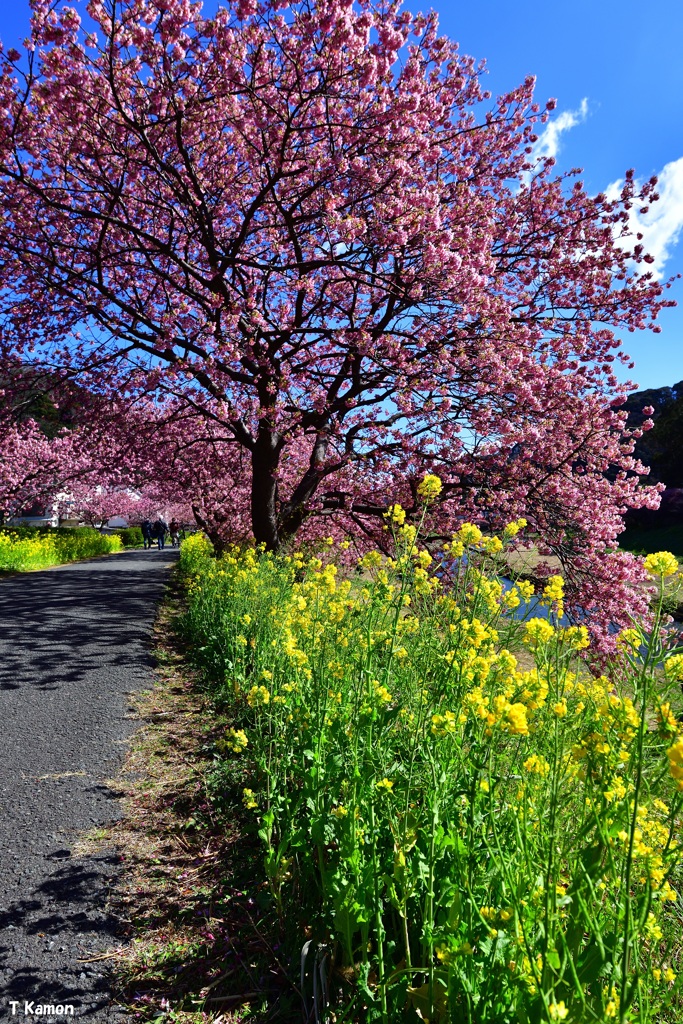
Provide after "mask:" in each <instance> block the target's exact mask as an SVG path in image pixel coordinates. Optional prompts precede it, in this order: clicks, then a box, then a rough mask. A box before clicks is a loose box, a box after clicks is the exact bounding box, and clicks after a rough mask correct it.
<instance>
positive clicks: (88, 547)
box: [0, 526, 122, 572]
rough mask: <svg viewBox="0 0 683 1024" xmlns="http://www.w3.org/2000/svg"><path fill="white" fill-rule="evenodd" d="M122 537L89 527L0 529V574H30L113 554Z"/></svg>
mask: <svg viewBox="0 0 683 1024" xmlns="http://www.w3.org/2000/svg"><path fill="white" fill-rule="evenodd" d="M121 548H122V543H121V538H120V537H117V536H114V535H107V534H101V533H99V532H98V531H97V530H93V529H90V528H89V527H79V528H78V529H68V528H51V527H31V526H29V527H2V528H1V529H0V572H32V571H34V570H36V569H47V568H49V567H50V566H53V565H61V564H63V563H65V562H75V561H78V560H80V559H84V558H95V557H97V556H98V555H108V554H113V553H114V552H116V551H120V550H121Z"/></svg>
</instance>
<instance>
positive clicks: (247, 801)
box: [242, 789, 258, 811]
mask: <svg viewBox="0 0 683 1024" xmlns="http://www.w3.org/2000/svg"><path fill="white" fill-rule="evenodd" d="M242 803H243V804H244V806H245V807H246V808H247V810H248V811H253V810H254V808H255V807H258V803H257V802H256V796H255V794H254V791H253V789H243V790H242Z"/></svg>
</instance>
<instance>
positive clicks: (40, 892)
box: [0, 550, 177, 1024]
mask: <svg viewBox="0 0 683 1024" xmlns="http://www.w3.org/2000/svg"><path fill="white" fill-rule="evenodd" d="M176 557H177V553H176V552H175V551H173V550H165V551H132V552H125V553H123V554H118V555H113V556H111V557H109V558H106V559H96V560H93V561H90V562H80V563H77V564H75V565H68V566H60V567H59V568H56V569H51V570H49V571H46V572H39V573H30V574H26V575H24V576H14V577H10V578H7V579H5V580H1V581H0V1020H3V1021H4V1020H10V1019H12V1013H11V1011H12V1008H11V1001H12V1000H20V1001H21V1005H20V1006H19V1007H18V1008H16V1009H17V1016H15V1017H14V1019H15V1020H17V1019H21V1020H24V1019H25V1017H24V1000H29V1001H31V1000H35V1001H36V1002H40V1003H52V1004H57V1003H62V1004H64V1003H66V1004H68V1003H71V1004H73V1005H74V1007H75V1013H74V1018H73V1019H76V1020H78V1019H81V1020H84V1021H87V1022H88V1024H94V1022H98V1024H99V1022H105V1021H114V1020H120V1019H121V1016H120V1014H118V1012H117V1011H116V1010H115V1009H113V1008H111V1007H110V1006H109V997H108V991H107V976H106V962H105V963H104V965H103V964H102V963H91V964H82V963H78V958H79V957H81V958H85V957H88V956H89V955H92V954H93V951H97V950H102V949H105V948H106V947H107V946H111V945H116V944H117V939H116V923H115V922H114V921H113V920H111V919H110V918H109V917H108V915H107V913H106V910H105V903H106V896H107V888H108V886H109V884H110V883H111V880H112V878H113V876H114V875H115V873H116V870H117V861H116V858H115V856H114V854H113V852H112V853H110V854H107V853H102V854H98V855H97V856H94V857H89V858H81V859H79V858H77V857H74V856H72V854H71V848H72V846H73V844H74V842H75V840H76V839H77V838H78V834H79V833H80V832H83V831H90V830H91V829H93V828H95V827H96V826H97V825H101V824H104V823H106V822H107V821H111V820H112V818H115V817H116V816H117V815H118V813H119V811H118V803H117V801H116V799H114V798H113V796H112V794H111V792H110V790H108V788H107V786H106V785H105V781H104V780H106V779H107V778H110V777H111V776H112V775H114V774H115V773H116V770H117V768H118V767H119V766H120V765H121V761H122V758H123V755H124V749H125V747H124V745H125V742H126V740H127V738H128V737H129V736H130V735H131V733H132V732H133V730H134V728H135V722H134V721H133V720H132V719H131V716H130V706H129V699H128V697H127V694H128V693H130V692H131V691H134V690H138V689H141V688H144V686H145V685H147V684H148V683H149V682H150V681H151V670H152V658H151V656H150V652H149V635H150V627H151V625H152V621H153V618H154V612H155V608H156V605H157V603H158V601H159V598H160V597H161V595H162V592H163V588H164V583H165V580H166V578H167V569H168V567H169V565H170V563H171V562H172V561H174V560H175V558H176ZM28 1019H31V1018H28ZM52 1019H56V1018H52ZM69 1019H70V1018H69Z"/></svg>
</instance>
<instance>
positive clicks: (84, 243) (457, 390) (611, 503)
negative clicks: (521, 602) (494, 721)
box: [0, 0, 665, 578]
mask: <svg viewBox="0 0 683 1024" xmlns="http://www.w3.org/2000/svg"><path fill="white" fill-rule="evenodd" d="M31 2H32V9H33V18H32V34H31V38H30V39H29V41H28V43H27V50H26V52H25V53H24V55H23V57H22V55H21V54H20V53H19V52H18V51H15V50H8V51H6V52H5V54H4V55H3V58H2V70H1V72H0V197H1V199H2V204H3V217H2V220H1V221H0V266H1V269H0V283H1V284H2V288H3V291H2V299H1V300H0V328H1V336H2V340H3V344H4V346H5V349H6V351H8V352H11V353H12V354H13V356H14V357H15V358H16V357H17V355H19V356H20V357H22V358H26V359H29V358H30V359H33V360H40V361H42V362H44V363H45V364H47V365H49V364H50V363H51V362H52V363H53V364H54V365H57V366H59V367H61V368H62V369H64V368H67V369H68V370H69V371H70V372H71V373H73V374H79V375H80V377H81V379H82V380H83V381H84V382H87V385H88V386H90V387H93V388H95V389H96V390H99V391H100V392H101V393H106V391H107V389H109V390H110V391H111V392H112V393H117V394H121V393H127V394H129V395H134V394H136V393H145V392H147V393H151V392H153V391H156V392H157V393H161V394H165V395H167V396H170V397H171V398H172V399H173V400H174V401H178V402H183V403H185V405H186V407H187V408H188V409H193V410H194V411H195V412H196V414H197V415H199V416H202V417H204V418H208V419H210V420H212V421H213V422H214V423H216V424H217V425H218V426H219V427H220V430H221V431H222V432H224V436H225V437H226V438H228V439H229V441H230V445H231V447H230V449H229V450H230V452H231V453H232V452H235V451H239V452H240V460H241V461H242V462H243V463H244V462H246V463H248V468H247V469H246V471H243V476H242V477H241V480H242V481H247V483H248V490H249V501H248V506H247V507H246V508H245V506H244V505H243V504H241V505H240V508H241V511H240V515H241V514H243V513H245V512H246V513H248V520H249V525H250V527H251V530H252V531H253V535H254V537H255V538H256V540H257V541H262V542H264V543H265V544H267V545H268V546H269V547H270V548H277V547H278V546H279V545H281V544H282V543H283V542H284V541H286V540H287V539H288V538H290V537H292V536H293V535H295V534H297V533H299V532H300V531H301V530H302V528H305V526H306V524H307V522H310V520H311V517H312V516H313V515H318V514H319V515H318V518H319V519H323V520H324V518H325V517H328V518H329V514H330V513H333V512H334V513H337V516H338V517H346V520H347V521H352V522H355V523H359V522H361V523H363V524H366V528H368V529H370V530H372V527H367V524H368V523H371V522H372V521H375V522H377V523H378V524H379V523H381V516H382V515H383V512H384V510H385V508H386V500H387V499H388V498H389V497H391V496H392V494H391V492H392V490H393V491H395V492H396V491H397V492H399V493H404V492H405V500H406V501H407V503H408V504H410V500H411V497H412V500H413V501H414V495H415V487H416V484H417V481H418V480H419V478H420V475H421V474H422V473H423V472H424V471H425V470H426V469H430V470H434V471H436V472H438V473H439V474H440V476H441V477H442V478H443V480H444V489H443V492H442V494H443V499H442V504H441V518H440V527H441V528H443V529H446V528H447V527H448V526H449V524H452V523H453V522H454V521H457V518H458V517H462V516H463V515H478V516H481V517H486V518H487V519H489V520H490V521H491V522H495V521H497V520H500V518H501V517H502V516H504V515H507V514H508V512H510V511H516V510H517V509H523V511H524V513H525V514H526V515H527V517H528V518H529V519H530V521H531V522H533V523H534V526H535V527H536V528H537V529H538V530H539V532H540V533H541V534H542V535H543V536H544V537H545V539H546V541H547V543H548V544H550V545H551V547H552V548H553V549H554V550H558V551H560V552H561V553H562V554H563V556H565V557H566V558H568V559H571V558H574V559H575V561H576V560H577V559H578V560H579V561H580V559H581V558H586V557H588V555H589V554H590V553H591V552H592V553H594V554H595V553H596V552H597V553H598V554H599V555H600V556H601V557H602V554H603V552H604V551H608V550H610V549H611V548H613V546H614V543H615V537H616V534H617V532H618V528H619V516H620V515H621V513H622V512H623V510H624V509H625V508H627V507H629V506H633V505H638V504H644V503H656V501H657V494H656V492H655V491H652V490H647V489H645V488H642V487H641V486H640V481H639V473H640V470H641V469H642V467H640V466H639V465H638V464H637V463H636V462H634V460H633V459H632V456H631V450H632V444H633V439H632V438H629V437H628V436H626V435H625V434H624V416H623V415H622V414H621V413H620V412H619V411H618V406H619V403H620V402H621V401H623V398H624V396H625V394H626V391H627V390H628V389H627V388H626V387H623V386H620V385H619V384H618V382H617V378H616V376H615V373H614V364H615V360H619V359H621V360H623V361H624V362H628V357H627V356H626V355H624V354H623V353H621V351H620V346H619V342H618V341H617V339H616V337H615V331H623V330H627V331H631V330H635V329H638V328H643V327H647V326H652V325H653V322H654V319H655V317H656V315H657V313H658V311H659V309H660V308H661V307H662V305H664V304H665V300H664V298H663V289H662V286H660V284H658V283H657V282H656V281H655V280H653V278H652V276H651V275H650V274H649V273H648V272H647V270H646V265H647V263H648V262H649V261H650V257H649V256H648V255H647V254H646V253H644V252H643V249H642V245H641V244H640V241H639V240H638V239H633V240H632V241H631V240H629V238H628V234H627V233H628V230H629V228H628V219H629V210H630V209H631V208H632V206H633V205H634V204H635V205H638V206H639V207H641V208H642V207H643V206H644V205H645V206H646V205H648V204H649V203H650V202H652V201H653V200H655V199H656V191H655V189H656V183H655V181H654V180H651V181H649V182H648V183H647V184H646V185H645V186H644V187H642V188H641V189H638V188H637V187H636V184H635V178H634V175H633V174H632V173H628V174H627V175H626V177H625V184H624V187H623V190H622V194H621V197H620V198H619V199H618V200H615V201H608V200H607V198H606V197H605V196H604V195H599V196H597V197H591V196H590V195H588V194H587V192H586V190H585V189H584V187H583V185H582V184H581V182H580V181H579V180H578V178H577V177H576V175H569V176H564V177H562V176H557V175H555V173H554V171H553V166H552V161H551V160H548V159H545V160H543V161H540V162H539V161H536V160H535V158H534V143H535V141H536V139H537V135H536V132H537V131H538V126H539V123H543V122H544V121H545V120H546V119H547V117H548V116H549V113H550V111H552V109H553V103H552V102H551V103H549V104H548V105H547V106H546V108H544V109H543V110H540V109H539V108H538V107H537V106H536V105H535V104H534V102H533V80H532V79H528V80H526V81H525V82H524V83H523V84H522V85H521V86H519V87H517V88H515V89H513V90H512V91H510V92H509V93H508V94H506V95H504V96H502V97H500V98H498V99H492V98H491V97H490V96H488V94H487V93H486V92H485V91H484V90H483V89H482V87H481V71H482V69H481V67H479V66H477V65H475V63H474V62H473V60H472V59H471V58H468V57H466V56H462V55H461V54H460V53H459V52H458V49H457V46H456V45H455V44H453V43H451V42H449V41H448V40H447V39H445V38H444V37H442V36H440V35H439V34H438V25H437V19H436V16H435V15H428V16H423V15H415V16H413V15H411V14H410V13H408V12H406V11H402V10H400V6H399V4H398V3H394V2H378V3H373V2H371V0H357V2H353V0H326V2H324V3H322V2H321V3H315V2H312V0H303V2H293V3H286V2H285V0H260V2H258V0H235V2H233V3H231V4H229V5H228V6H225V7H221V8H219V10H218V11H217V13H216V14H215V15H214V16H205V15H204V14H203V12H202V8H201V5H200V4H198V3H190V2H189V0H91V2H90V3H89V4H88V5H87V20H86V22H84V23H82V22H81V19H80V17H79V15H78V13H77V12H76V11H75V10H74V9H73V8H71V7H69V6H66V5H65V4H63V3H62V2H60V0H57V2H56V3H53V2H52V0H50V2H48V0H31ZM226 444H227V441H226ZM302 453H306V458H305V460H304V459H302V458H301V454H302ZM240 460H238V461H240ZM288 467H289V468H288ZM294 468H296V471H297V474H298V475H297V476H296V478H295V477H294V476H293V475H292V472H291V471H292V470H293V469H294ZM606 474H608V475H606ZM286 476H287V477H288V479H287V485H286V486H285V483H284V481H285V477H286ZM378 480H381V481H384V485H383V487H378V484H377V482H378ZM226 499H227V495H226ZM219 500H221V499H219V496H218V495H216V497H215V501H216V503H217V502H218V501H219ZM610 564H612V563H610ZM614 564H615V565H616V563H614ZM614 571H615V572H617V570H616V569H615V570H614ZM610 572H611V570H610ZM629 572H631V570H630V569H629ZM619 573H621V577H622V578H623V576H624V570H623V566H622V567H620V568H619V570H618V572H617V575H619ZM627 575H628V573H627Z"/></svg>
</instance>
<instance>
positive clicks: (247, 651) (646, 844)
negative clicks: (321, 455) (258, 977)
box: [181, 477, 683, 1024]
mask: <svg viewBox="0 0 683 1024" xmlns="http://www.w3.org/2000/svg"><path fill="white" fill-rule="evenodd" d="M437 489H438V480H437V479H436V478H434V477H431V478H430V477H427V478H426V481H425V483H424V486H423V489H422V497H423V499H424V501H425V505H427V504H428V503H429V500H430V497H431V495H432V494H433V493H434V492H435V491H436V490H437ZM523 525H524V524H523V522H521V521H518V522H515V523H511V524H510V525H509V526H508V527H507V528H506V530H505V531H504V532H503V535H502V536H501V537H482V535H481V533H480V531H479V530H478V528H477V527H476V526H473V525H472V524H464V525H463V526H462V527H461V528H460V529H459V530H458V532H457V533H456V534H455V535H454V537H453V540H452V542H451V544H449V545H446V548H445V551H444V559H443V560H441V561H437V562H434V561H433V560H432V556H431V555H430V554H429V553H428V552H427V551H426V550H425V549H424V548H423V547H422V546H421V545H420V543H419V537H418V535H417V534H416V530H415V527H413V526H412V525H410V524H408V523H407V522H405V521H404V513H403V510H402V509H401V508H400V507H399V506H393V507H392V508H391V509H390V512H389V514H388V516H387V526H388V527H389V528H390V529H391V530H392V531H393V533H394V537H395V544H396V550H395V555H394V557H393V558H386V557H384V556H382V555H381V554H379V552H371V553H369V554H366V555H365V556H364V558H363V559H362V561H361V563H360V566H359V569H358V571H357V572H356V573H348V572H344V571H343V570H342V569H341V568H340V566H339V564H338V563H340V562H343V560H344V557H345V552H344V551H343V544H342V545H339V546H337V545H335V544H334V543H333V542H332V540H331V538H330V544H329V546H327V547H325V549H324V551H318V552H317V553H316V554H313V555H311V554H308V555H305V554H303V553H293V554H290V555H285V556H274V555H271V554H269V553H267V552H263V551H258V550H254V549H244V550H239V549H234V550H232V551H230V552H228V553H227V554H225V555H224V556H223V557H222V558H220V559H216V558H214V557H213V556H212V552H211V550H210V546H209V544H208V542H206V541H205V540H203V539H202V538H201V537H199V536H197V537H193V538H191V539H190V540H188V541H187V542H186V543H185V545H184V548H183V550H182V552H181V573H182V578H183V580H184V582H185V585H186V589H187V601H188V609H187V613H186V616H185V619H184V635H185V638H186V640H187V642H188V643H189V645H190V654H191V657H192V658H193V660H194V662H195V664H196V665H197V666H198V667H199V668H200V670H201V672H202V676H203V679H204V682H205V684H206V685H208V690H207V692H208V693H209V694H210V697H211V700H212V702H213V705H214V709H215V710H214V713H215V714H216V715H217V716H222V719H223V720H224V721H226V726H225V727H223V728H222V729H221V731H220V733H221V734H220V736H219V738H218V739H217V740H216V741H215V743H214V747H213V756H214V760H213V767H212V769H211V772H210V773H209V774H210V785H209V790H208V792H209V793H210V795H211V801H212V802H213V804H214V805H215V807H217V808H219V807H220V806H221V805H223V806H231V805H232V806H234V803H235V801H236V800H237V799H238V798H241V802H242V805H243V808H244V810H245V811H247V812H249V814H250V815H252V816H253V823H254V824H253V828H252V835H253V833H254V832H256V834H257V836H258V840H259V845H260V849H261V867H260V872H259V875H258V877H257V878H256V880H255V882H254V883H252V889H253V890H254V891H258V892H259V893H260V894H261V899H262V900H263V899H264V898H267V900H268V901H269V903H270V919H271V920H272V922H273V924H274V927H275V931H276V933H277V935H278V942H280V943H282V949H281V951H280V953H279V957H278V959H279V960H280V962H281V963H283V964H284V965H285V967H286V969H287V970H289V971H290V972H292V973H295V972H296V973H298V972H299V971H300V975H301V977H300V985H299V986H298V987H299V989H300V992H299V995H300V1000H301V1001H302V1002H303V1005H304V1010H305V1013H306V1014H308V1019H311V1020H313V1019H320V1020H323V1019H327V1020H330V1021H332V1020H336V1021H341V1020H348V1021H371V1020H372V1021H374V1020H378V1021H382V1022H383V1024H386V1022H389V1021H395V1020H399V1019H400V1020H405V1021H410V1020H415V1021H418V1020H420V1019H423V1020H425V1019H426V1020H432V1021H471V1022H475V1021H476V1022H477V1024H488V1022H491V1024H493V1022H504V1021H510V1022H512V1021H528V1022H535V1021H546V1022H552V1021H560V1020H562V1021H567V1022H576V1024H578V1022H581V1024H583V1022H589V1021H611V1020H616V1021H631V1020H634V1021H635V1020H637V1021H642V1022H645V1021H658V1022H672V1024H673V1022H674V1021H677V1020H679V1019H680V1017H681V1010H682V1009H683V1001H682V999H681V995H680V993H679V989H680V983H679V980H678V975H679V970H680V969H681V968H682V967H683V964H682V962H681V956H682V951H681V946H680V924H681V920H680V916H681V911H680V906H681V901H680V898H679V895H678V892H679V887H680V882H681V863H680V853H679V849H678V840H677V835H678V831H679V816H680V808H681V803H682V801H683V798H682V797H681V793H680V790H679V786H681V785H682V783H681V779H682V778H683V739H682V738H681V737H680V736H679V726H678V720H677V715H678V714H679V713H680V711H681V700H680V683H681V679H682V678H683V656H681V655H680V654H678V653H677V652H676V651H671V650H668V651H667V650H665V649H664V646H663V640H662V634H661V631H660V629H659V626H660V623H661V621H662V600H663V590H664V583H665V580H666V579H667V578H668V577H669V576H670V575H673V574H674V573H675V572H676V570H677V568H678V565H677V562H676V559H675V558H673V556H671V555H665V554H659V555H653V556H650V558H648V559H647V561H646V567H647V568H648V570H649V572H650V574H651V578H652V580H653V583H654V584H655V586H656V588H657V594H656V596H655V603H654V608H655V611H654V622H653V623H652V624H651V626H650V627H649V628H648V631H647V632H645V630H644V629H642V628H639V627H637V626H635V625H634V627H633V628H632V629H629V630H626V631H623V632H622V634H621V636H620V639H619V653H618V655H617V656H616V657H614V658H613V659H612V660H611V661H610V662H609V663H603V665H602V670H601V671H598V670H597V669H596V668H595V666H592V667H591V670H589V667H588V666H589V662H587V661H586V656H588V657H589V658H590V656H591V652H590V649H588V643H589V641H588V634H587V631H586V629H585V628H584V627H582V626H571V627H562V626H560V625H559V622H560V620H561V619H562V614H563V583H562V580H561V578H560V577H559V576H556V577H551V578H550V579H549V580H548V581H547V584H546V586H545V588H544V590H543V592H542V594H541V595H540V597H541V603H542V607H543V608H545V610H546V613H547V618H546V617H540V616H539V614H538V612H537V613H536V614H535V616H534V617H533V618H529V617H528V616H527V617H526V618H525V617H524V616H523V615H520V611H521V610H523V608H524V605H525V602H526V601H527V600H528V599H529V598H530V596H531V589H532V585H531V584H530V583H529V582H528V581H527V582H519V583H517V584H516V585H514V586H512V587H509V586H508V587H506V586H505V585H504V584H503V583H502V582H501V581H500V580H499V579H498V578H497V577H496V576H495V575H494V573H493V571H492V567H491V566H492V562H491V559H495V558H497V557H498V556H499V554H500V551H501V548H504V547H505V545H506V544H507V543H508V541H509V540H510V539H511V538H512V536H513V535H514V534H515V533H517V532H518V531H519V530H520V529H521V528H523ZM340 548H341V549H342V550H341V551H340V550H339V549H340ZM446 573H450V577H449V578H448V579H446V578H445V574H446ZM662 665H663V668H662ZM220 720H221V719H220V717H217V718H216V721H220ZM264 893H265V897H264ZM297 980H298V979H297ZM300 1012H301V1011H300V1009H299V1010H298V1013H299V1014H300ZM282 1019H283V1018H282ZM293 1019H295V1018H293Z"/></svg>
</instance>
